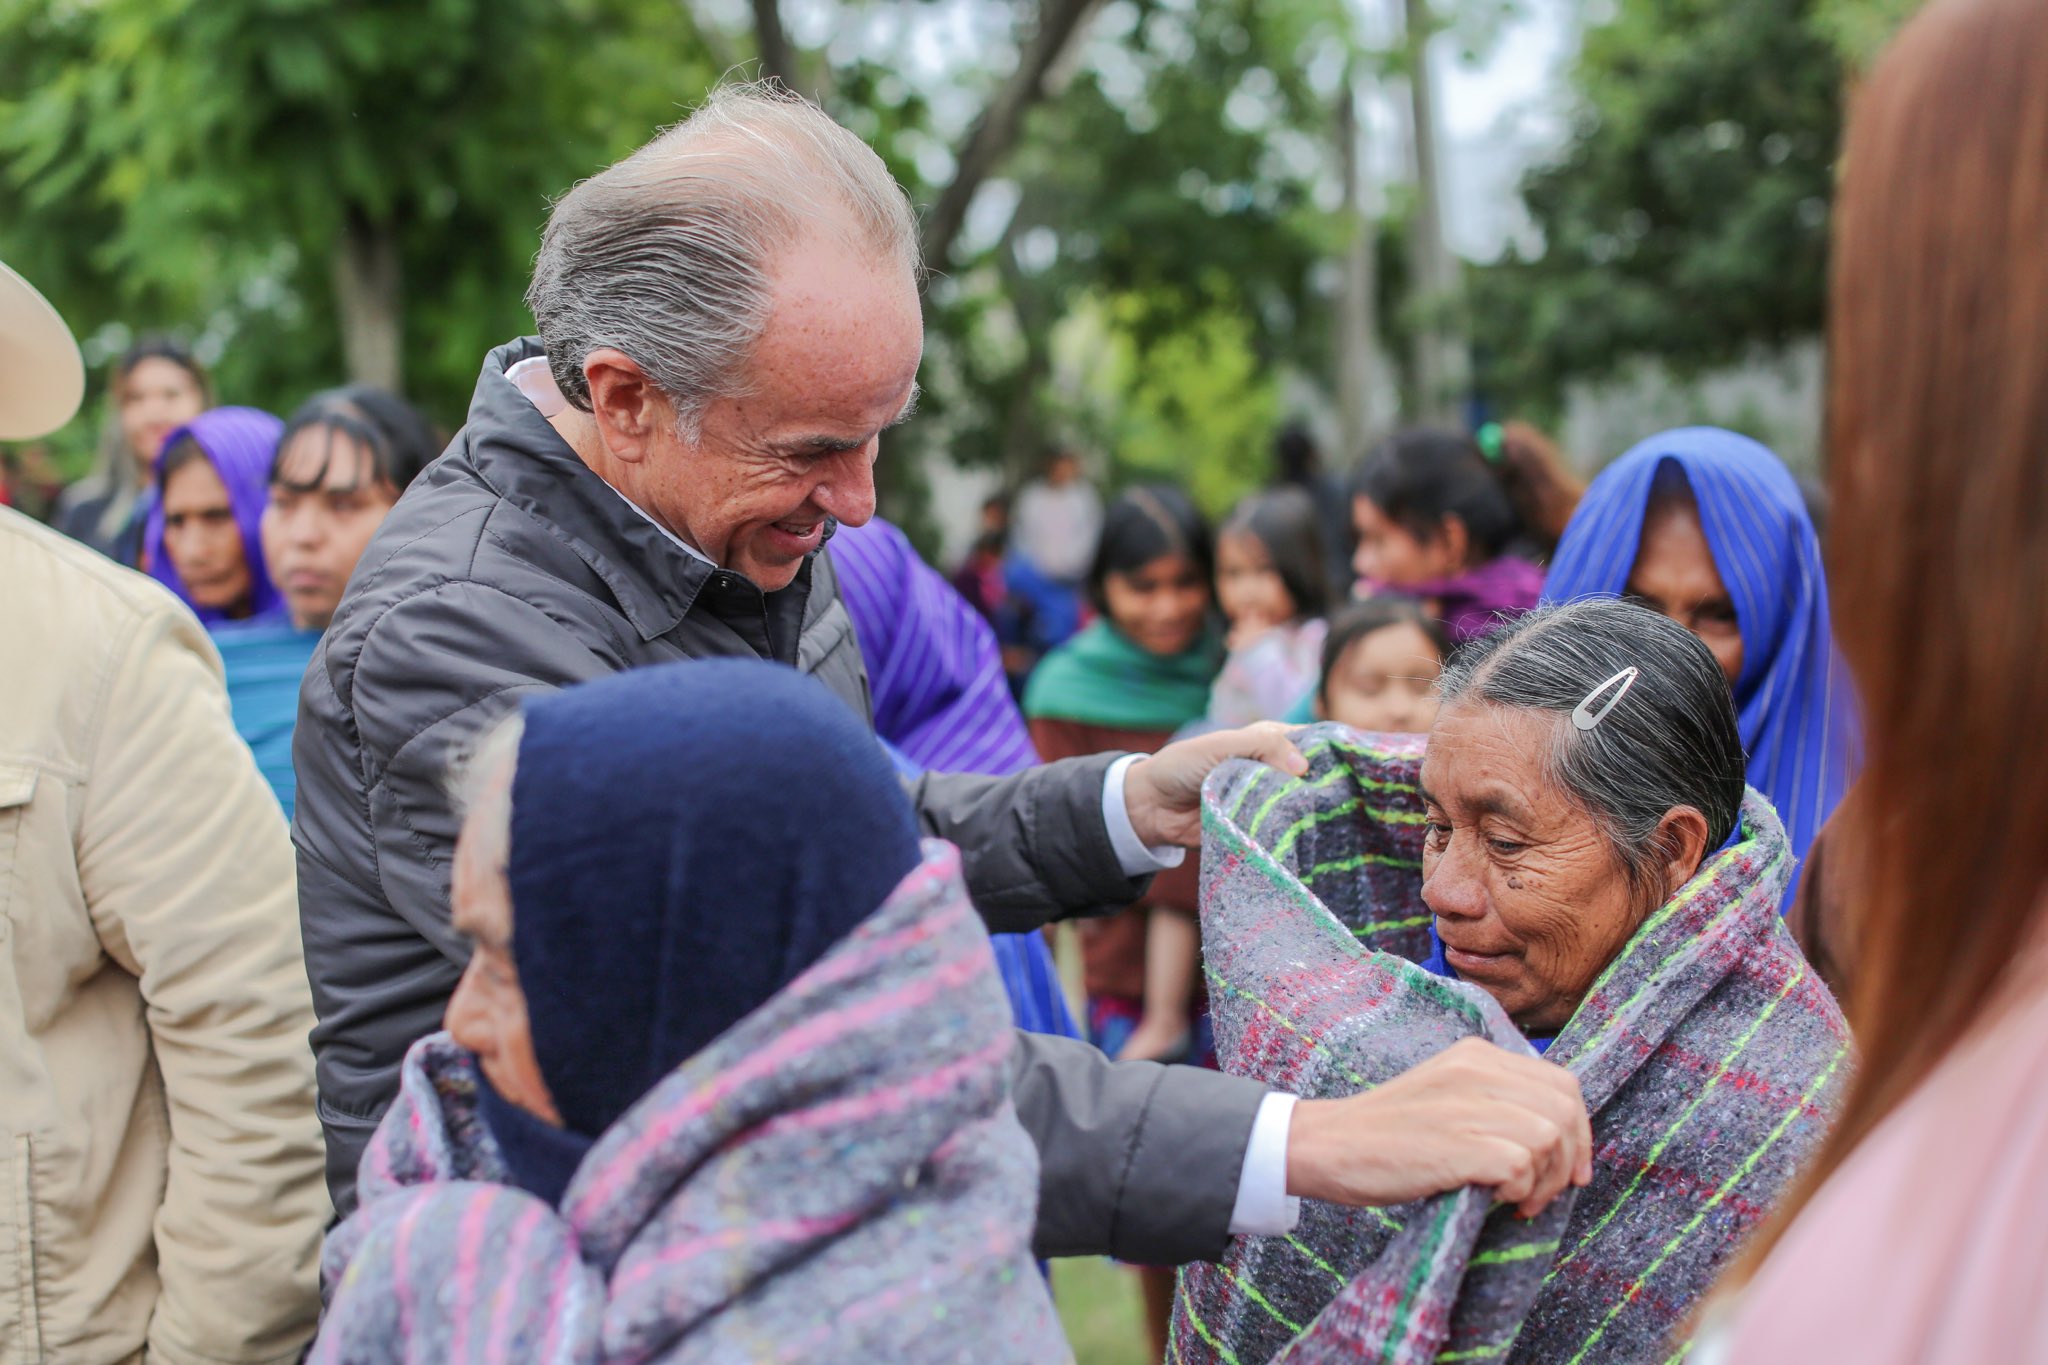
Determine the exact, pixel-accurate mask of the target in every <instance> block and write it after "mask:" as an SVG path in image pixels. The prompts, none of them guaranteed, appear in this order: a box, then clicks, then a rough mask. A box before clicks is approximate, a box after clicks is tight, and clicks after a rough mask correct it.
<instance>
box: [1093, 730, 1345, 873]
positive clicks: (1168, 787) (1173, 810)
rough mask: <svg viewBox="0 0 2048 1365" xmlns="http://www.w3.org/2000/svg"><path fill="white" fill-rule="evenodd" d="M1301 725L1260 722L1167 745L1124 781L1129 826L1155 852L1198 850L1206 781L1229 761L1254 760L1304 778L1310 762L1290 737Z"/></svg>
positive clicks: (1139, 763)
mask: <svg viewBox="0 0 2048 1365" xmlns="http://www.w3.org/2000/svg"><path fill="white" fill-rule="evenodd" d="M1297 728H1299V727H1296V726H1290V725H1282V724H1281V723H1280V722H1278V721H1273V720H1262V721H1260V722H1259V723H1258V724H1257V725H1248V726H1246V727H1245V728H1244V729H1242V730H1218V731H1216V732H1215V733H1214V734H1208V735H1201V736H1198V737H1196V738H1194V739H1184V740H1182V741H1180V742H1179V743H1178V744H1169V745H1167V746H1166V747H1165V748H1164V749H1161V750H1160V751H1159V752H1158V753H1156V754H1153V755H1151V756H1150V757H1148V758H1142V759H1139V760H1138V761H1137V762H1136V763H1134V764H1132V765H1131V770H1130V772H1129V773H1128V774H1127V775H1126V776H1125V778H1124V807H1125V809H1126V810H1128V811H1129V812H1130V817H1131V828H1132V829H1133V830H1136V831H1137V834H1138V838H1139V839H1141V840H1143V841H1144V843H1145V844H1146V845H1147V846H1148V847H1151V848H1159V847H1162V846H1164V845H1167V844H1177V845H1179V846H1180V847H1181V848H1194V847H1197V846H1198V845H1199V844H1200V843H1201V842H1202V782H1203V780H1204V779H1206V778H1207V777H1208V776H1209V774H1210V773H1212V772H1214V771H1216V769H1217V768H1218V767H1219V766H1220V765H1221V764H1223V763H1224V762H1226V761H1227V760H1229V759H1233V758H1250V759H1256V760H1257V761H1259V762H1260V763H1267V764H1271V765H1272V766H1273V767H1275V768H1278V769H1279V770H1280V771H1281V772H1283V773H1287V774H1288V775H1290V776H1293V777H1300V776H1301V775H1302V774H1303V773H1305V772H1307V771H1308V760H1307V759H1305V758H1303V757H1302V756H1301V751H1300V750H1299V749H1297V748H1295V747H1294V741H1293V740H1291V739H1289V738H1288V735H1289V734H1290V733H1292V732H1293V731H1294V730H1295V729H1297Z"/></svg>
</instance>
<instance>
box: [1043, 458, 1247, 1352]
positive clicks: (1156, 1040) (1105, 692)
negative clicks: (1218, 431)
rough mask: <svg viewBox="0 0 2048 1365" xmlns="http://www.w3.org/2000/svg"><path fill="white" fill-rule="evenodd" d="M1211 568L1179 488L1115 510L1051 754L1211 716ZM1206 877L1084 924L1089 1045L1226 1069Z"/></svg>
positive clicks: (1151, 1323)
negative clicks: (1201, 888) (1203, 892)
mask: <svg viewBox="0 0 2048 1365" xmlns="http://www.w3.org/2000/svg"><path fill="white" fill-rule="evenodd" d="M1210 569H1211V565H1210V553H1209V534H1208V529H1207V528H1206V527H1205V526H1204V525H1203V523H1202V518H1201V515H1200V514H1199V513H1198V512H1196V510H1195V507H1194V504H1193V503H1191V502H1189V501H1188V499H1187V496H1186V495H1185V494H1183V493H1182V492H1180V490H1178V489H1175V488H1167V487H1143V488H1134V489H1132V490H1130V491H1129V492H1127V493H1125V494H1124V495H1123V496H1122V497H1120V498H1118V499H1117V500H1116V501H1115V502H1113V503H1112V504H1110V506H1109V509H1108V511H1107V512H1106V513H1105V515H1104V518H1103V526H1102V536H1101V539H1100V541H1099V542H1098V544H1097V548H1096V552H1095V560H1094V563H1093V564H1092V565H1091V566H1090V568H1089V572H1088V579H1087V589H1088V596H1089V598H1090V600H1091V601H1092V602H1093V603H1094V605H1095V610H1096V611H1097V612H1098V613H1099V615H1098V617H1097V619H1096V620H1095V621H1094V622H1093V623H1092V624H1090V625H1089V626H1088V627H1087V628H1086V629H1084V630H1083V631H1081V633H1080V634H1078V635H1076V636H1074V637H1073V638H1072V639H1071V640H1069V641H1067V642H1066V643H1065V644H1063V645H1061V646H1060V647H1059V648H1057V649H1055V650H1053V651H1052V653H1050V654H1048V655H1047V656H1046V657H1045V660H1044V662H1042V663H1041V664H1039V666H1038V668H1037V670H1036V671H1034V672H1033V673H1032V675H1031V681H1030V684H1029V685H1028V686H1027V687H1026V689H1025V692H1024V714H1025V716H1026V717H1027V718H1028V719H1029V721H1030V723H1031V738H1032V740H1033V741H1034V742H1035V743H1036V744H1037V746H1038V752H1039V753H1040V755H1042V756H1043V757H1044V758H1046V759H1047V760H1053V759H1061V758H1071V757H1075V756H1078V755H1082V754H1095V753H1101V752H1102V751H1104V750H1107V749H1127V750H1133V751H1139V752H1144V753H1151V752H1153V751H1155V750H1157V749H1159V748H1160V747H1162V746H1163V745H1164V744H1165V743H1166V742H1167V741H1168V740H1169V739H1170V738H1172V736H1173V733H1174V731H1176V730H1178V729H1180V727H1181V726H1183V725H1185V724H1187V723H1188V722H1189V721H1192V720H1196V719H1198V718H1200V717H1201V716H1202V715H1203V714H1204V712H1205V711H1206V710H1207V708H1208V704H1209V688H1210V684H1211V683H1212V682H1213V681H1214V679H1215V676H1216V668H1217V665H1218V663H1219V662H1220V661H1221V653H1222V651H1221V641H1220V640H1219V638H1218V632H1217V631H1216V630H1215V628H1214V626H1213V625H1212V623H1211V619H1210V610H1209V606H1210V603H1209V583H1210ZM1198 871H1199V864H1198V861H1197V860H1196V859H1193V858H1190V859H1188V860H1187V861H1186V862H1184V863H1182V864H1181V865H1180V866H1179V867H1175V868H1170V869H1168V870H1167V871H1165V872H1162V873H1160V874H1159V875H1158V876H1157V877H1156V878H1154V879H1153V882H1152V887H1151V889H1150V890H1149V891H1148V892H1147V893H1146V894H1145V895H1144V897H1142V898H1141V899H1140V900H1139V901H1138V902H1137V903H1136V904H1135V905H1132V906H1130V907H1128V908H1127V909H1125V910H1123V911H1122V912H1121V913H1118V914H1115V915H1110V916H1107V917H1105V918H1101V919H1090V920H1082V921H1080V922H1078V923H1077V925H1076V930H1077V933H1078V936H1079V940H1080V947H1081V972H1082V985H1083V988H1084V989H1085V991H1086V993H1087V998H1088V1031H1089V1035H1090V1037H1091V1038H1092V1039H1093V1041H1094V1042H1095V1044H1096V1045H1097V1046H1098V1047H1100V1048H1102V1049H1103V1051H1105V1052H1107V1053H1109V1054H1110V1055H1111V1056H1114V1057H1125V1058H1133V1057H1136V1058H1156V1059H1159V1060H1173V1061H1178V1060H1183V1059H1185V1060H1189V1061H1196V1062H1203V1063H1206V1064H1207V1065H1211V1066H1213V1065H1214V1064H1215V1050H1214V1047H1213V1045H1212V1044H1211V1042H1210V1041H1209V1038H1208V1036H1207V1035H1208V1020H1207V1017H1206V1015H1205V1014H1201V1013H1199V1012H1198V1001H1199V998H1200V997H1199V992H1198V991H1197V965H1198V963H1199V960H1200V937H1199V933H1198V930H1197V923H1196V889H1197V881H1196V874H1197V872H1198ZM1140 1276H1141V1283H1142V1285H1143V1290H1144V1296H1145V1310H1146V1318H1147V1326H1148V1327H1149V1329H1150V1330H1151V1333H1152V1343H1153V1354H1154V1358H1155V1359H1156V1358H1159V1357H1161V1356H1163V1355H1164V1352H1165V1349H1166V1327H1167V1322H1168V1319H1169V1317H1170V1314H1171V1308H1172V1294H1173V1271H1172V1270H1170V1269H1165V1268H1160V1267H1151V1266H1147V1267H1141V1268H1140Z"/></svg>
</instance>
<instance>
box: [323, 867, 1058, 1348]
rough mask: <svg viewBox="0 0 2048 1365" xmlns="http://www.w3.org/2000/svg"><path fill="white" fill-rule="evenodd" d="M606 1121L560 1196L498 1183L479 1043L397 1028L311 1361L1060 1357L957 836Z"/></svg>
mask: <svg viewBox="0 0 2048 1365" xmlns="http://www.w3.org/2000/svg"><path fill="white" fill-rule="evenodd" d="M925 848H926V852H925V861H924V864H923V866H922V867H920V868H919V869H918V870H917V871H915V872H913V873H912V874H911V875H910V876H909V877H908V878H906V879H905V881H904V882H903V884H902V886H901V887H899V888H898V889H897V891H896V893H895V894H894V895H893V896H891V897H890V899H889V901H888V902H887V903H886V904H885V905H883V906H882V908H881V909H880V910H878V911H876V912H875V914H874V915H873V916H871V917H870V918H869V919H868V920H867V921H866V922H865V923H863V924H862V925H861V927H860V928H859V929H858V930H856V931H855V932H854V933H853V934H852V935H850V936H849V937H848V938H847V939H845V940H844V941H843V942H841V943H840V944H839V945H838V946H837V947H835V948H833V949H832V951H831V952H829V953H827V954H826V955H825V956H824V957H823V958H821V959H819V961H818V962H817V963H815V964H814V965H813V966H812V967H811V968H810V969H809V970H808V971H806V972H805V973H804V974H803V975H802V976H800V977H798V978H797V979H796V980H795V981H793V982H792V983H790V985H789V986H788V987H786V988H785V989H784V990H783V991H782V992H780V993H779V994H778V995H776V996H775V997H774V998H773V999H771V1000H770V1001H769V1002H768V1003H767V1004H765V1005H763V1006H762V1007H761V1008H760V1009H758V1010H756V1011H754V1012H753V1013H752V1014H750V1015H748V1016H747V1017H746V1018H745V1019H743V1020H741V1021H740V1022H739V1023H738V1024H735V1025H734V1026H733V1027H732V1028H731V1029H729V1030H727V1031H726V1032H725V1033H724V1034H722V1035H721V1036H720V1037H719V1038H718V1040H717V1041H716V1042H714V1043H712V1044H711V1046H710V1047H708V1048H706V1049H705V1050H704V1051H702V1052H700V1053H698V1054H697V1055H696V1056H694V1057H692V1058H690V1059H689V1060H688V1061H687V1062H685V1063H683V1065H682V1066H681V1067H679V1068H678V1069H677V1070H676V1071H675V1072H674V1073H672V1074H671V1075H670V1076H669V1077H668V1079H667V1080H665V1081H663V1082H662V1083H661V1084H660V1085H659V1086H657V1087H656V1088H655V1089H654V1090H652V1091H651V1092H649V1093H648V1095H647V1096H646V1097H645V1098H644V1099H642V1100H641V1101H640V1102H639V1103H638V1104H637V1105H635V1106H634V1107H633V1108H632V1109H631V1110H629V1111H628V1112H627V1113H626V1115H625V1117H623V1118H622V1119H620V1120H619V1122H618V1123H616V1124H614V1125H613V1126H612V1128H611V1129H609V1130H608V1131H607V1132H606V1133H605V1134H604V1136H603V1137H601V1138H600V1139H599V1140H598V1143H597V1145H596V1147H594V1148H593V1149H592V1150H591V1152H590V1155H589V1156H588V1157H587V1158H585V1160H584V1163H583V1165H582V1167H581V1168H580V1169H579V1170H578V1171H577V1173H576V1176H575V1178H574V1179H573V1180H572V1181H571V1182H570V1185H569V1188H568V1191H567V1193H566V1194H565V1195H564V1196H563V1200H562V1206H561V1209H560V1211H559V1212H558V1211H557V1210H555V1209H552V1208H549V1207H548V1206H547V1205H545V1204H543V1203H542V1202H541V1201H539V1200H537V1199H535V1198H534V1197H533V1196H532V1195H530V1194H528V1193H526V1192H525V1191H524V1190H520V1189H518V1188H515V1187H513V1186H511V1185H508V1184H506V1183H504V1182H505V1168H504V1163H503V1159H502V1158H501V1157H500V1156H499V1155H498V1152H497V1149H496V1148H495V1146H494V1145H493V1144H492V1142H491V1140H490V1138H489V1135H488V1134H487V1132H486V1131H485V1130H484V1128H483V1125H482V1124H481V1122H480V1121H479V1120H478V1117H477V1112H476V1070H475V1062H474V1059H473V1058H472V1057H471V1055H470V1054H469V1053H468V1052H466V1051H464V1050H463V1049H461V1048H460V1047H458V1046H456V1045H455V1043H454V1042H453V1041H452V1040H451V1039H450V1038H449V1037H448V1036H447V1035H446V1034H436V1035H434V1036H433V1037H430V1038H426V1039H423V1040H421V1041H420V1042H419V1043H417V1044H415V1045H414V1047H413V1049H412V1051H411V1053H410V1054H408V1055H407V1057H406V1060H405V1068H404V1073H403V1079H402V1082H401V1088H400V1092H399V1098H398V1100H397V1102H396V1103H395V1104H394V1105H393V1106H392V1108H391V1110H390V1112H389V1113H388V1114H387V1115H386V1116H385V1118H384V1121H383V1123H382V1124H381V1125H379V1127H378V1129H377V1135H376V1137H375V1139H374V1140H373V1141H372V1142H371V1144H370V1149H369V1152H368V1154H367V1156H366V1157H365V1158H364V1162H363V1172H362V1177H361V1190H362V1207H361V1209H360V1210H359V1211H358V1212H357V1213H356V1214H355V1216H354V1217H352V1218H350V1219H349V1220H348V1221H347V1222H346V1223H344V1224H342V1226H341V1227H340V1228H339V1229H338V1230H337V1231H336V1232H335V1233H334V1234H333V1235H332V1236H330V1237H329V1239H328V1242H327V1248H326V1253H325V1255H324V1257H323V1259H322V1266H321V1270H322V1282H323V1286H324V1288H325V1291H326V1294H327V1296H328V1307H327V1312H326V1316H325V1319H324V1320H323V1322H322V1324H321V1331H320V1336H319V1338H318V1340H317V1341H316V1342H315V1345H314V1349H313V1354H312V1359H313V1360H314V1361H315V1362H335V1363H338V1362H365V1363H367V1362H371V1361H390V1360H398V1359H411V1360H422V1361H428V1360H431V1361H434V1362H436V1363H437V1365H443V1363H446V1365H459V1363H462V1362H471V1361H490V1362H498V1361H503V1362H507V1363H508V1365H513V1363H516V1365H528V1363H529V1362H539V1363H547V1365H552V1363H553V1362H575V1363H576V1365H584V1363H585V1362H597V1361H603V1362H626V1361H645V1360H661V1361H734V1362H738V1361H766V1360H788V1361H818V1360H889V1361H934V1362H936V1361H954V1360H960V1359H964V1358H967V1357H969V1356H970V1355H971V1356H973V1357H975V1358H977V1359H980V1360H987V1361H992V1362H993V1361H1017V1362H1026V1361H1030V1362H1036V1361H1043V1360H1063V1359H1067V1358H1068V1351H1067V1346H1066V1340H1065V1337H1064V1336H1063V1335H1062V1334H1061V1331H1060V1327H1059V1323H1058V1321H1057V1319H1056V1318H1055V1317H1054V1315H1053V1311H1052V1303H1051V1300H1050V1299H1049V1297H1048V1296H1047V1294H1046V1289H1045V1284H1044V1281H1043V1280H1042V1279H1041V1278H1040V1277H1039V1275H1038V1274H1037V1272H1036V1270H1035V1268H1034V1267H1033V1265H1032V1262H1031V1255H1030V1239H1031V1227H1032V1222H1033V1216H1034V1210H1035V1206H1036V1201H1037V1185H1038V1159H1037V1154H1036V1152H1035V1151H1034V1149H1033V1148H1032V1145H1031V1140H1030V1138H1029V1137H1028V1136H1026V1134H1025V1132H1024V1130H1023V1128H1022V1127H1021V1126H1020V1125H1019V1124H1018V1122H1017V1117H1016V1112H1015V1110H1014V1109H1013V1108H1012V1107H1011V1101H1010V1093H1009V1053H1010V1046H1011V1042H1010V1039H1011V1029H1010V1013H1009V1008H1008V1006H1007V1005H1006V1004H1005V1003H1004V999H1003V992H1002V987H1001V985H1000V983H999V982H998V981H997V979H996V972H995V964H994V961H993V959H992V958H991V957H990V954H989V947H988V935H987V934H986V933H985V932H984V931H983V929H982V927H981V922H980V920H979V919H978V918H976V916H975V914H974V912H973V909H972V908H971V907H970V905H969V903H968V899H967V892H966V888H965V886H964V885H963V884H962V882H961V880H960V863H959V853H958V852H957V851H956V850H955V849H953V848H952V847H951V846H950V845H945V844H939V843H935V842H933V843H927V844H926V846H925Z"/></svg>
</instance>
